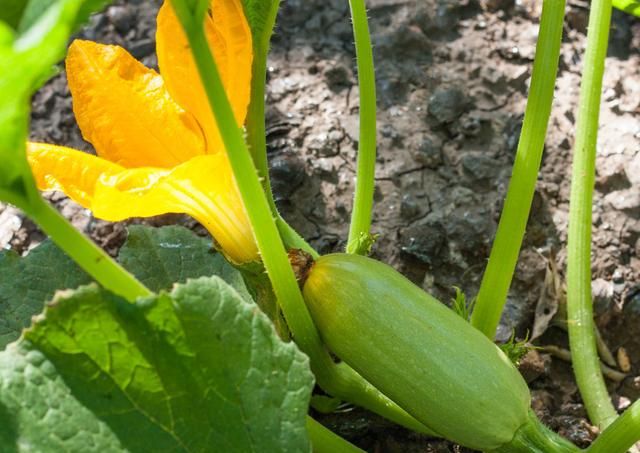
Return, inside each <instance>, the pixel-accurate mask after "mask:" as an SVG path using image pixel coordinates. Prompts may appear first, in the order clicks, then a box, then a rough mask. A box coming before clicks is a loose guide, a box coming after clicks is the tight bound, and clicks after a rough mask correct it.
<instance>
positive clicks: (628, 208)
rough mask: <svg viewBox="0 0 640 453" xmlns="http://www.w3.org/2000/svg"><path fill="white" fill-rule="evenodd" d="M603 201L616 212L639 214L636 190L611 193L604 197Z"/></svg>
mask: <svg viewBox="0 0 640 453" xmlns="http://www.w3.org/2000/svg"><path fill="white" fill-rule="evenodd" d="M605 201H606V202H607V203H609V204H610V205H611V207H613V208H614V209H616V210H618V211H625V212H628V213H629V214H640V191H639V190H637V189H633V188H632V189H625V190H618V191H616V192H612V193H610V194H607V195H606V196H605Z"/></svg>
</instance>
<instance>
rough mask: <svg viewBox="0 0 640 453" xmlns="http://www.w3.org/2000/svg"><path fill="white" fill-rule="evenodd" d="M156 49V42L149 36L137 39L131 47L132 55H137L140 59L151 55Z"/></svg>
mask: <svg viewBox="0 0 640 453" xmlns="http://www.w3.org/2000/svg"><path fill="white" fill-rule="evenodd" d="M155 49H156V42H155V41H154V40H153V39H149V38H147V39H141V40H139V41H136V42H134V43H133V44H132V45H131V46H130V47H129V51H130V52H131V55H133V56H134V57H136V58H137V59H138V60H141V59H142V58H144V57H146V56H149V55H151V54H152V53H153V52H154V50H155Z"/></svg>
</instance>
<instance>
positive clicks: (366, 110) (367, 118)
mask: <svg viewBox="0 0 640 453" xmlns="http://www.w3.org/2000/svg"><path fill="white" fill-rule="evenodd" d="M349 6H350V8H351V19H352V21H353V35H354V38H355V43H356V56H357V61H358V85H359V88H360V139H359V143H358V169H357V173H356V190H355V196H354V199H353V213H352V215H351V225H350V227H349V239H348V241H347V253H358V252H359V251H360V250H358V249H359V248H360V247H358V244H359V242H360V238H361V237H362V236H363V235H364V236H366V235H368V234H369V230H370V228H371V211H372V209H373V191H374V188H375V166H376V79H375V71H374V66H373V50H372V47H371V37H370V36H369V24H368V23H367V9H366V6H365V3H364V0H349Z"/></svg>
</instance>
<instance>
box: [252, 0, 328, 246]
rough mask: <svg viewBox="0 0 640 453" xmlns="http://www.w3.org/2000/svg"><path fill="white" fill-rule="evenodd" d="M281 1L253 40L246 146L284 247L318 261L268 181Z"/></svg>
mask: <svg viewBox="0 0 640 453" xmlns="http://www.w3.org/2000/svg"><path fill="white" fill-rule="evenodd" d="M279 5H280V1H279V0H273V2H272V3H271V9H270V10H269V12H268V14H267V17H266V18H265V21H264V24H263V26H262V33H261V35H260V36H254V37H253V38H254V40H253V63H252V69H251V71H252V76H251V101H250V102H249V109H248V111H247V120H246V124H245V128H246V131H247V145H248V147H249V151H250V152H251V157H252V158H253V164H254V165H255V167H256V170H257V171H258V176H259V177H260V180H261V181H262V187H263V189H264V193H265V194H266V196H267V201H268V202H269V207H270V208H271V212H272V213H273V215H274V216H276V225H277V227H278V231H280V236H281V237H282V240H283V241H284V243H285V245H286V246H287V247H289V248H299V249H302V250H304V251H306V252H307V253H309V254H311V256H313V257H314V258H317V257H318V252H316V251H315V250H314V249H313V247H311V246H310V245H309V244H308V243H307V242H306V241H305V240H304V239H303V238H302V236H300V235H299V234H298V233H297V232H296V231H295V230H294V229H293V228H291V226H290V225H289V224H288V223H287V222H286V221H285V220H284V219H283V218H282V217H281V216H280V214H279V213H278V208H277V207H276V203H275V200H274V199H273V192H272V190H271V179H270V177H269V163H268V161H267V141H266V138H267V133H266V123H265V93H266V82H267V57H268V54H269V45H270V41H271V35H272V33H273V28H274V26H275V22H276V16H277V15H278V7H279Z"/></svg>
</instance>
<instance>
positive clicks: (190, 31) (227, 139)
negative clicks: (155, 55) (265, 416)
mask: <svg viewBox="0 0 640 453" xmlns="http://www.w3.org/2000/svg"><path fill="white" fill-rule="evenodd" d="M189 3H190V2H189V0H172V5H173V7H174V10H175V12H176V14H177V16H178V18H179V20H180V22H181V23H182V26H183V28H184V31H185V34H186V36H187V39H188V41H189V44H190V46H191V51H192V54H193V57H194V60H195V63H196V66H197V68H198V72H199V73H200V77H201V80H202V84H203V86H204V89H205V92H206V95H207V97H208V100H209V104H210V106H211V110H212V112H213V114H214V117H215V119H216V122H217V123H218V126H219V129H220V132H221V136H222V140H223V142H224V145H225V149H226V150H227V154H228V156H229V161H230V163H231V167H232V169H233V173H234V177H235V180H236V183H237V185H238V189H239V191H240V195H241V197H242V202H243V204H244V206H246V207H247V214H248V217H249V221H250V222H251V225H252V227H253V232H254V235H255V238H256V242H257V245H258V249H259V251H260V255H261V258H262V261H263V263H264V266H265V269H266V270H267V274H268V276H269V279H270V280H271V284H272V286H273V290H274V293H275V295H276V298H277V300H278V304H279V305H280V307H281V309H282V313H283V314H284V317H285V319H286V321H287V324H288V326H289V330H290V331H291V333H292V336H293V339H294V340H295V342H296V344H297V345H298V346H299V347H300V349H301V350H302V351H303V352H305V353H306V354H307V355H308V356H309V359H310V362H311V367H312V369H313V372H314V374H315V376H316V379H317V381H318V384H319V385H320V386H321V387H322V388H323V389H324V390H325V391H327V392H328V393H330V394H332V395H334V396H337V397H339V398H341V399H344V400H347V401H351V402H353V403H355V404H358V405H361V406H363V407H365V408H367V409H370V410H372V411H374V412H377V413H379V414H381V415H383V416H385V417H387V418H389V419H391V420H393V421H395V422H397V423H400V424H403V425H405V426H407V427H409V428H412V429H414V430H417V431H422V432H424V431H427V430H426V428H425V427H424V426H422V425H421V424H420V423H419V422H417V421H416V420H415V419H414V418H413V417H411V416H410V415H408V414H407V413H406V412H405V411H403V410H402V409H400V408H399V407H398V406H397V405H395V404H394V403H392V402H391V401H390V400H389V399H388V398H386V397H385V396H384V395H382V394H381V393H380V392H378V391H377V390H376V389H375V388H373V387H372V386H371V385H370V384H369V383H368V382H366V381H365V380H364V379H362V377H361V376H360V375H358V374H357V373H356V372H355V371H353V370H352V369H351V368H349V367H347V366H346V365H344V364H340V365H338V364H336V363H335V362H334V361H333V359H332V357H331V356H330V354H329V353H328V351H327V350H326V348H325V347H324V344H323V343H322V340H321V339H320V335H319V334H318V331H317V330H316V328H315V325H314V324H313V320H312V319H311V316H310V314H309V311H308V310H307V307H306V305H305V303H304V300H303V298H302V293H301V292H300V288H299V287H298V282H297V281H296V278H295V275H294V273H293V270H292V268H291V265H290V264H289V259H288V257H287V253H286V250H285V248H284V244H283V242H282V239H281V238H280V234H279V232H278V229H277V226H276V222H275V220H274V217H273V215H272V212H271V209H270V207H269V202H268V200H267V196H266V195H265V193H264V190H263V188H262V185H261V183H260V179H259V177H258V174H257V172H256V167H255V166H254V163H253V160H252V158H251V154H250V153H249V150H248V148H247V145H246V143H245V141H244V137H243V131H242V129H241V128H240V127H239V126H238V124H237V123H236V121H235V118H234V115H233V111H232V109H231V105H230V104H229V100H228V98H227V95H226V93H225V91H224V86H223V85H222V80H221V79H220V74H219V72H218V68H217V66H216V63H215V61H214V59H213V56H212V54H211V51H210V49H209V46H208V43H207V40H206V37H205V35H204V30H203V26H202V21H201V19H202V16H198V15H196V14H194V13H193V12H192V10H191V9H190V7H189Z"/></svg>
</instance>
